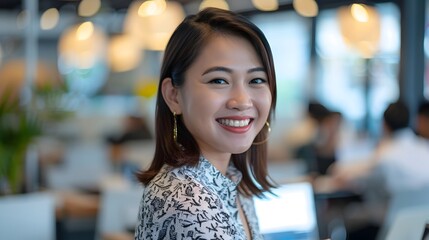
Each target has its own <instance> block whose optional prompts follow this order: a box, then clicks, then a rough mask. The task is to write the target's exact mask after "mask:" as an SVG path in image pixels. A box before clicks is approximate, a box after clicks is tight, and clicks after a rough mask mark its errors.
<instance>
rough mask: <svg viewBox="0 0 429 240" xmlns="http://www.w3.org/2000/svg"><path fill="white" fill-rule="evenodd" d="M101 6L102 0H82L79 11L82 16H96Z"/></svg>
mask: <svg viewBox="0 0 429 240" xmlns="http://www.w3.org/2000/svg"><path fill="white" fill-rule="evenodd" d="M100 8H101V1H100V0H82V1H81V2H80V3H79V6H78V9H77V12H78V15H79V16H81V17H91V16H94V15H95V14H96V13H97V12H98V11H99V10H100Z"/></svg>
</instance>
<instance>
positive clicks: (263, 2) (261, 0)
mask: <svg viewBox="0 0 429 240" xmlns="http://www.w3.org/2000/svg"><path fill="white" fill-rule="evenodd" d="M252 3H253V6H255V8H256V9H258V10H261V11H275V10H277V9H279V2H278V1H277V0H252Z"/></svg>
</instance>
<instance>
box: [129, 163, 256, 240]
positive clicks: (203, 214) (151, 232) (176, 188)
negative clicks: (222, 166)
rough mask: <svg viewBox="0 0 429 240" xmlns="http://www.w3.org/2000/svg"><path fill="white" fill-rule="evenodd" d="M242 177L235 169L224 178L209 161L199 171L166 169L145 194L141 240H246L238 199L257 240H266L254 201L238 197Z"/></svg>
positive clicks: (139, 227)
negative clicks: (260, 227) (264, 239)
mask: <svg viewBox="0 0 429 240" xmlns="http://www.w3.org/2000/svg"><path fill="white" fill-rule="evenodd" d="M241 176H242V175H241V172H240V171H239V170H237V169H236V168H235V167H234V166H233V164H230V166H229V167H228V170H227V173H226V176H224V175H223V174H222V173H220V172H219V171H218V170H217V169H216V168H215V167H214V166H213V165H212V164H211V163H210V162H209V161H208V160H207V159H205V158H203V157H200V162H199V164H198V165H197V166H196V167H190V166H183V167H180V168H172V167H170V166H167V165H165V166H164V167H163V168H162V169H161V171H160V172H159V173H158V174H157V175H156V176H155V178H154V179H153V180H152V181H151V182H150V183H149V184H148V185H147V186H146V187H145V189H144V193H143V198H142V201H141V204H140V210H139V216H138V218H139V223H138V225H137V227H136V231H135V239H136V240H143V239H223V240H227V239H231V240H232V239H237V240H244V239H246V234H245V231H244V228H243V225H242V223H241V220H240V216H239V214H238V208H237V202H236V197H237V196H238V197H239V200H240V204H241V207H242V209H243V212H244V214H245V216H246V219H247V221H248V224H249V228H250V232H251V235H252V239H253V240H260V239H263V238H262V236H261V234H260V233H259V224H258V219H257V217H256V213H255V209H254V205H253V200H252V198H249V197H245V196H243V195H241V194H239V193H238V190H237V185H238V183H239V182H240V181H241Z"/></svg>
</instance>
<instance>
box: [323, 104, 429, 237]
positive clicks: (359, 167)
mask: <svg viewBox="0 0 429 240" xmlns="http://www.w3.org/2000/svg"><path fill="white" fill-rule="evenodd" d="M409 124H410V113H409V110H408V108H407V106H406V105H405V104H403V103H402V102H399V101H398V102H395V103H391V104H390V105H389V106H388V107H387V109H386V110H385V112H384V114H383V136H382V139H381V140H380V142H379V144H378V146H377V147H376V149H375V150H374V152H373V154H372V155H371V157H370V158H368V159H365V160H361V161H356V162H348V163H347V164H346V163H344V164H335V166H334V167H333V168H332V173H331V174H332V184H335V185H336V186H337V188H339V189H352V190H354V191H357V192H361V193H362V194H363V198H364V201H366V202H364V205H363V207H364V208H362V209H360V210H359V214H366V215H367V217H368V219H366V221H365V224H366V225H367V226H364V227H362V228H361V230H362V231H365V230H363V229H365V228H366V230H368V228H374V227H375V228H377V229H378V228H379V227H380V226H381V225H382V224H383V221H385V220H386V219H385V218H384V217H385V211H386V208H385V207H386V203H388V202H389V201H390V200H391V199H392V198H393V197H394V196H396V195H399V194H401V193H402V192H404V191H409V190H410V189H423V188H424V187H427V186H429V174H427V171H428V169H429V144H428V142H427V141H425V140H423V139H422V138H420V137H418V136H416V134H415V133H414V132H413V131H412V129H411V128H410V126H409ZM357 232H358V231H356V234H358V233H357ZM358 236H360V237H362V235H358ZM366 237H368V236H366ZM373 237H374V236H372V237H371V239H373ZM358 238H359V237H357V238H353V237H351V238H350V239H358ZM361 239H362V238H361ZM365 239H370V238H365Z"/></svg>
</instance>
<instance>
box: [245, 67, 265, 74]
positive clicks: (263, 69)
mask: <svg viewBox="0 0 429 240" xmlns="http://www.w3.org/2000/svg"><path fill="white" fill-rule="evenodd" d="M252 72H265V68H263V67H255V68H251V69H249V70H248V71H247V73H252Z"/></svg>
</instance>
